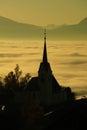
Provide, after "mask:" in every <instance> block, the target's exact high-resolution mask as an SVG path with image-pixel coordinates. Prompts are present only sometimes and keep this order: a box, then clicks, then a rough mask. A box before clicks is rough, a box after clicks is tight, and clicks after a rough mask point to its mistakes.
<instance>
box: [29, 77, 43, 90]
mask: <svg viewBox="0 0 87 130" xmlns="http://www.w3.org/2000/svg"><path fill="white" fill-rule="evenodd" d="M27 90H29V91H39V90H40V88H39V86H38V77H33V78H31V80H30V81H29V83H28V86H27Z"/></svg>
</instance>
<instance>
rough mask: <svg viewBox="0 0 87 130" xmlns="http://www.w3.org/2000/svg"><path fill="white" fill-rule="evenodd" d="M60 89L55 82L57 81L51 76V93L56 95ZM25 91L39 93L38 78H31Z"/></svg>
mask: <svg viewBox="0 0 87 130" xmlns="http://www.w3.org/2000/svg"><path fill="white" fill-rule="evenodd" d="M60 89H61V86H60V85H59V83H58V82H57V80H56V79H55V77H54V76H53V75H52V92H53V93H57V92H59V91H60ZM27 90H29V91H40V88H39V86H38V77H33V78H32V79H31V80H30V81H29V83H28V86H27Z"/></svg>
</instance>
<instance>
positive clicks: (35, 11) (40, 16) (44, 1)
mask: <svg viewBox="0 0 87 130" xmlns="http://www.w3.org/2000/svg"><path fill="white" fill-rule="evenodd" d="M0 15H1V16H5V17H8V18H11V19H13V20H16V21H19V22H24V23H31V24H36V25H42V26H43V25H48V24H58V25H60V24H74V23H78V22H79V21H80V20H81V19H83V18H85V17H87V0H0Z"/></svg>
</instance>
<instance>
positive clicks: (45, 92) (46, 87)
mask: <svg viewBox="0 0 87 130" xmlns="http://www.w3.org/2000/svg"><path fill="white" fill-rule="evenodd" d="M38 86H39V88H40V97H41V102H42V103H43V104H44V105H49V104H51V98H52V71H51V67H50V64H49V62H48V58H47V48H46V30H45V32H44V50H43V58H42V62H41V63H40V67H39V71H38Z"/></svg>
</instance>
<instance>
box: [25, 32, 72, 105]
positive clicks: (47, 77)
mask: <svg viewBox="0 0 87 130" xmlns="http://www.w3.org/2000/svg"><path fill="white" fill-rule="evenodd" d="M27 90H28V91H29V92H30V95H31V98H32V99H39V100H40V103H41V105H43V106H51V105H56V104H58V103H61V102H65V101H70V100H73V98H74V97H73V92H72V91H71V88H70V87H62V86H61V85H60V84H59V83H58V82H57V80H56V78H55V77H54V75H53V74H52V70H51V66H50V63H49V62H48V58H47V47H46V30H45V32H44V49H43V58H42V62H41V63H40V66H39V70H38V76H37V77H32V78H31V80H30V81H29V83H28V87H27Z"/></svg>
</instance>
